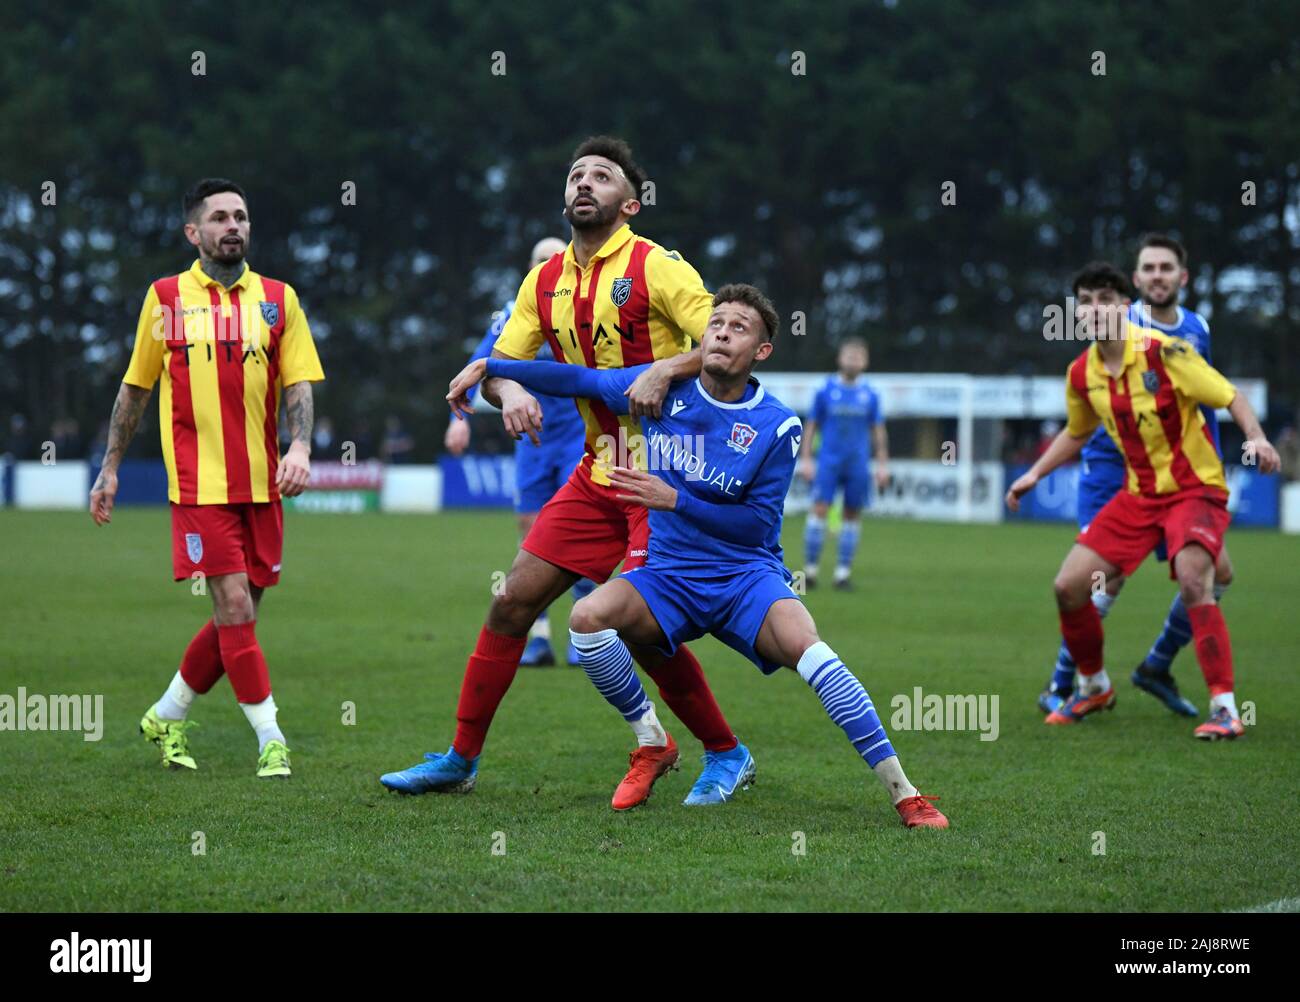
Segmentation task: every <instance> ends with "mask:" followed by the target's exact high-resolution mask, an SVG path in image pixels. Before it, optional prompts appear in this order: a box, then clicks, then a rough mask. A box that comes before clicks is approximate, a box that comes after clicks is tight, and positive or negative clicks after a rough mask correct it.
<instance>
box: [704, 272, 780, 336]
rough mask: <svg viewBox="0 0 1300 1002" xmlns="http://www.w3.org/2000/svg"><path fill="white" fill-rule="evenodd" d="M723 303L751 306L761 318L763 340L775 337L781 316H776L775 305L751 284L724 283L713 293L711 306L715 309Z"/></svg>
mask: <svg viewBox="0 0 1300 1002" xmlns="http://www.w3.org/2000/svg"><path fill="white" fill-rule="evenodd" d="M723 303H743V304H744V305H746V306H751V307H753V309H754V312H756V313H757V314H758V315H759V316H760V317H761V318H762V320H763V328H764V333H766V335H767V336H766V337H765V338H763V340H764V341H773V340H775V339H776V334H777V331H778V330H780V329H781V318H780V317H779V316H777V313H776V307H775V306H773V305H772V300H770V299H768V298H767V297H766V296H765V295H763V294H762V293H761V292H759V291H758V289H756V288H754V286H752V285H745V284H744V283H743V282H734V283H732V284H731V285H724V286H723V287H722V288H721V289H719V290H718V291H717V292H715V293H714V294H713V306H714V308H715V309H716V308H717V307H719V306H721V305H722V304H723Z"/></svg>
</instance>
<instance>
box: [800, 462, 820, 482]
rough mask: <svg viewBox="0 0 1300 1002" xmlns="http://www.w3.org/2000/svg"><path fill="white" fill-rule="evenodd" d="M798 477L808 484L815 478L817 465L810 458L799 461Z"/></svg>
mask: <svg viewBox="0 0 1300 1002" xmlns="http://www.w3.org/2000/svg"><path fill="white" fill-rule="evenodd" d="M799 476H801V477H803V478H804V479H805V480H807V481H808V482H809V483H812V481H813V479H814V478H815V477H816V476H817V464H816V463H814V462H813V460H812V457H811V456H809V457H808V458H807V459H801V460H799Z"/></svg>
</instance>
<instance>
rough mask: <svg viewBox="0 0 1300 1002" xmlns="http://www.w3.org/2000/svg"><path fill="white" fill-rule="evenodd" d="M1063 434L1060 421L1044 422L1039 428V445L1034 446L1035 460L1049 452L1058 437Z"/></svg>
mask: <svg viewBox="0 0 1300 1002" xmlns="http://www.w3.org/2000/svg"><path fill="white" fill-rule="evenodd" d="M1060 433H1061V422H1060V421H1044V422H1043V423H1042V424H1041V425H1039V426H1038V444H1037V445H1036V446H1034V459H1037V458H1038V457H1039V456H1041V455H1042V454H1043V453H1044V452H1046V451H1047V450H1048V447H1049V446H1051V444H1052V442H1053V441H1055V440H1056V436H1057V435H1059V434H1060Z"/></svg>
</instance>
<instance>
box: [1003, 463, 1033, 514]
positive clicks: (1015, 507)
mask: <svg viewBox="0 0 1300 1002" xmlns="http://www.w3.org/2000/svg"><path fill="white" fill-rule="evenodd" d="M1036 486H1038V474H1037V473H1035V472H1033V471H1032V470H1028V471H1026V472H1025V473H1022V474H1021V475H1020V476H1018V477H1016V481H1015V483H1013V484H1012V485H1011V489H1010V490H1008V491H1007V499H1006V500H1007V507H1008V508H1010V509H1011V510H1012V511H1019V510H1020V499H1021V498H1022V497H1024V496H1025V495H1026V494H1028V493H1029V492H1030V491H1032V490H1033V489H1034V488H1035V487H1036Z"/></svg>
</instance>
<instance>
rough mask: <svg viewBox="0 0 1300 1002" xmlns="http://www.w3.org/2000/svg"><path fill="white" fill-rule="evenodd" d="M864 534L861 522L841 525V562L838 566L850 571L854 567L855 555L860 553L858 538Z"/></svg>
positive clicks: (842, 523) (846, 522)
mask: <svg viewBox="0 0 1300 1002" xmlns="http://www.w3.org/2000/svg"><path fill="white" fill-rule="evenodd" d="M861 534H862V523H861V522H856V521H854V522H849V521H847V520H846V521H844V522H841V523H840V545H839V551H840V552H839V561H838V563H837V566H839V567H842V568H844V569H845V570H848V569H849V568H850V567H852V566H853V555H854V554H855V553H857V552H858V537H859V536H860V535H861Z"/></svg>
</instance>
